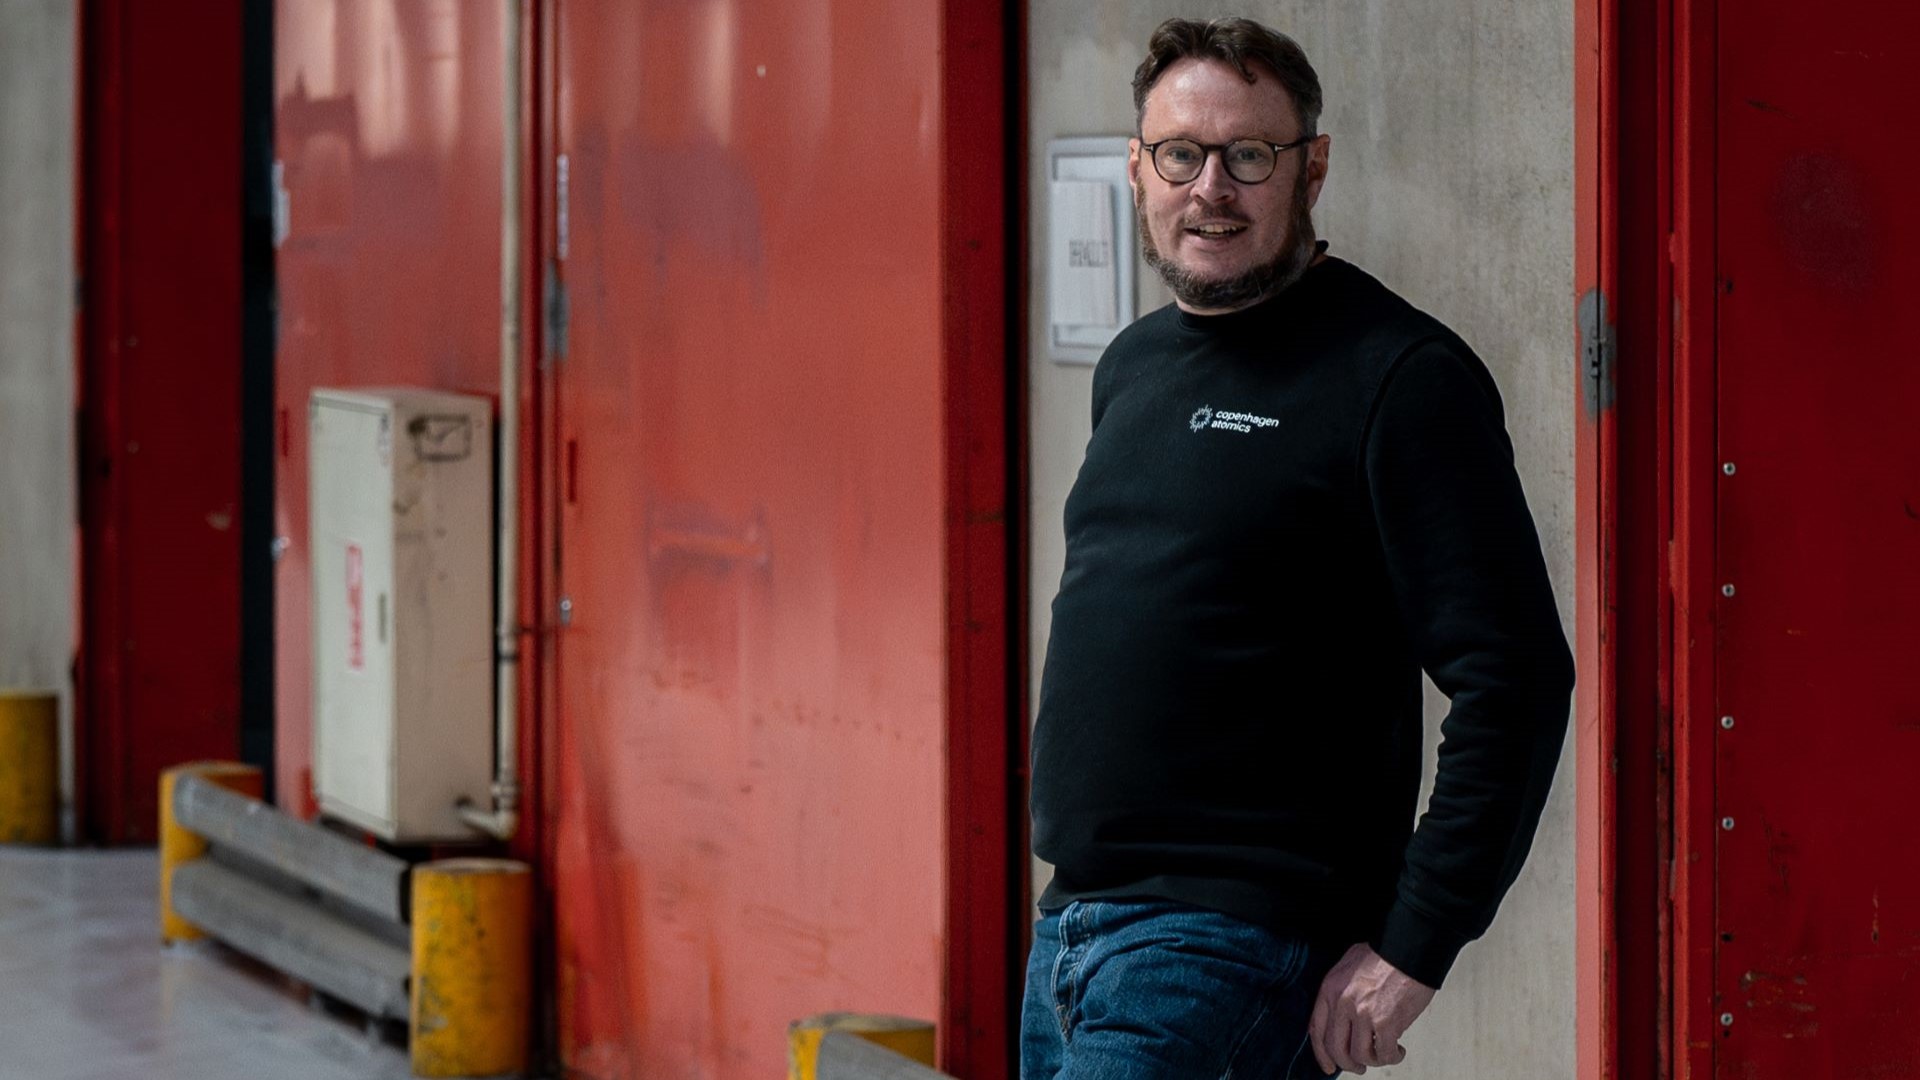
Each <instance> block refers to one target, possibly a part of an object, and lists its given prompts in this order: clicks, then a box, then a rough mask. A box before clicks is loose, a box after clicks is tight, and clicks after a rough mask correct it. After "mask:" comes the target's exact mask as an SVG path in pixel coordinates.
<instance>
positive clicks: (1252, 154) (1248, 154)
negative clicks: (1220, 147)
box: [1233, 146, 1267, 165]
mask: <svg viewBox="0 0 1920 1080" xmlns="http://www.w3.org/2000/svg"><path fill="white" fill-rule="evenodd" d="M1233 160H1234V161H1235V163H1237V164H1240V165H1259V164H1262V163H1264V162H1265V161H1266V160H1267V149H1266V147H1264V146H1236V147H1234V149H1233Z"/></svg>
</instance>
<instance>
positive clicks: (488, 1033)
mask: <svg viewBox="0 0 1920 1080" xmlns="http://www.w3.org/2000/svg"><path fill="white" fill-rule="evenodd" d="M532 926H533V874H532V871H531V870H530V869H529V868H528V867H527V864H526V863H523V862H515V861H514V860H511V859H442V860H439V861H437V862H430V863H424V864H422V865H420V866H416V867H414V870H413V1004H412V1012H413V1016H412V1029H413V1030H412V1040H411V1042H412V1051H413V1075H415V1076H465V1077H480V1076H518V1075H520V1074H521V1073H523V1072H525V1071H526V1068H527V1037H528V1031H529V1029H530V1027H531V1025H532V1005H531V997H530V993H531V990H532V966H533V955H532Z"/></svg>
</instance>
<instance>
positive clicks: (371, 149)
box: [273, 0, 503, 812]
mask: <svg viewBox="0 0 1920 1080" xmlns="http://www.w3.org/2000/svg"><path fill="white" fill-rule="evenodd" d="M273 18H274V141H275V144H276V149H275V156H276V157H277V158H278V159H279V160H280V161H281V163H282V165H283V170H284V171H283V176H284V183H285V186H286V192H287V225H288V232H287V236H286V239H285V241H284V242H283V243H282V245H281V247H280V251H279V254H278V257H277V260H276V273H277V274H278V278H279V298H280V337H279V349H278V356H277V360H276V364H277V366H276V369H275V375H276V380H275V382H276V385H275V389H274V394H275V405H276V412H277V422H278V424H279V439H278V440H277V441H278V457H277V459H276V461H275V472H274V503H275V505H274V531H275V533H276V535H278V536H280V537H282V538H283V539H284V540H285V546H284V550H283V553H282V555H281V557H280V560H279V562H278V564H277V565H276V567H275V574H276V578H275V591H274V595H275V609H276V610H275V619H276V623H277V627H276V633H275V635H274V644H275V650H276V654H275V723H276V725H277V727H276V731H275V777H276V785H277V793H278V798H279V800H280V802H281V804H282V805H283V806H286V807H287V808H289V809H291V810H294V811H298V812H310V811H311V806H310V804H309V800H310V798H311V786H310V784H309V781H308V776H309V765H310V759H311V756H312V745H313V742H312V693H313V688H312V678H311V676H312V667H313V662H312V640H311V639H312V619H313V615H312V606H311V603H310V597H309V592H310V584H309V575H310V573H311V563H310V560H309V557H308V552H307V396H308V394H309V393H310V392H311V391H312V389H313V388H314V387H316V386H353V385H361V386H366V385H385V386H395V385H403V386H427V387H434V388H437V389H442V390H458V391H464V392H468V393H477V394H493V393H497V392H498V390H499V386H500V192H501V185H500V160H501V148H500V141H501V138H502V135H501V115H502V101H501V94H502V86H503V78H502V75H503V71H502V64H501V51H502V43H501V36H500V35H501V7H500V5H499V4H490V3H454V2H439V3H405V4H395V3H391V2H389V0H336V2H330V3H324V4H322V3H311V2H308V0H281V2H280V3H277V4H276V5H275V8H274V16H273Z"/></svg>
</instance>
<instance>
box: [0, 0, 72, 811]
mask: <svg viewBox="0 0 1920 1080" xmlns="http://www.w3.org/2000/svg"><path fill="white" fill-rule="evenodd" d="M73 135H74V3H73V0H5V2H4V3H0V686H5V687H14V688H36V689H38V688H44V689H57V690H59V691H60V692H61V697H62V706H61V717H62V723H61V731H62V737H61V742H62V748H61V760H62V762H63V766H62V774H63V775H62V781H61V797H62V801H63V803H65V802H67V801H68V798H67V796H68V793H70V792H71V790H72V784H71V772H72V766H71V758H72V755H71V754H70V753H69V752H68V748H69V746H70V745H71V739H70V737H69V733H70V732H71V728H72V724H71V715H72V709H71V705H72V698H73V695H72V687H71V684H70V677H69V671H70V670H71V664H72V658H73V637H74V599H73V598H74V582H75V572H74V560H75V537H76V530H75V528H74V522H75V520H76V514H75V509H74V460H73V444H74V430H73V390H74V366H73V364H74V360H73V314H74V312H73V293H74V285H73V274H74V270H73V205H74V186H73V185H74V175H73V149H74V147H73ZM69 835H71V833H69Z"/></svg>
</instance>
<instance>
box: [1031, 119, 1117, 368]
mask: <svg viewBox="0 0 1920 1080" xmlns="http://www.w3.org/2000/svg"><path fill="white" fill-rule="evenodd" d="M1047 236H1048V240H1047V284H1046V289H1047V324H1048V325H1047V346H1048V348H1047V352H1048V355H1049V356H1051V357H1052V358H1053V359H1054V360H1057V361H1060V362H1062V363H1074V364H1091V363H1093V362H1094V361H1096V360H1098V359H1100V354H1101V353H1102V352H1103V351H1105V349H1106V347H1107V343H1108V342H1110V341H1112V340H1113V338H1114V335H1116V334H1118V333H1119V332H1120V330H1121V329H1122V328H1123V327H1125V326H1126V325H1127V324H1128V323H1131V322H1132V321H1133V313H1134V263H1135V260H1136V259H1137V255H1136V254H1135V250H1134V215H1133V194H1132V191H1131V190H1130V189H1129V187H1128V184H1127V140H1126V138H1125V137H1124V136H1121V137H1098V138H1071V139H1054V140H1052V141H1051V142H1049V143H1048V144H1047Z"/></svg>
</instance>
